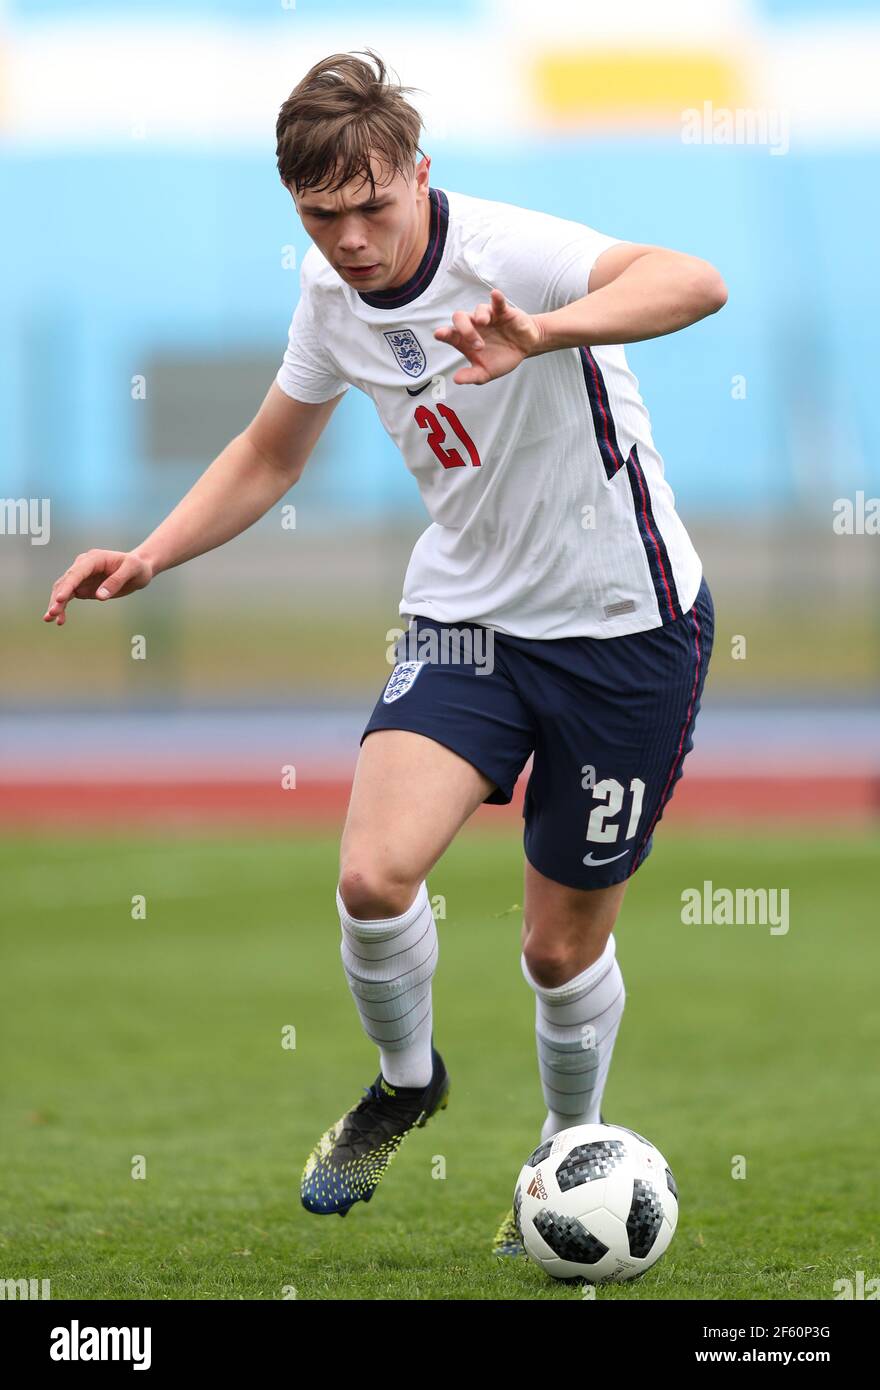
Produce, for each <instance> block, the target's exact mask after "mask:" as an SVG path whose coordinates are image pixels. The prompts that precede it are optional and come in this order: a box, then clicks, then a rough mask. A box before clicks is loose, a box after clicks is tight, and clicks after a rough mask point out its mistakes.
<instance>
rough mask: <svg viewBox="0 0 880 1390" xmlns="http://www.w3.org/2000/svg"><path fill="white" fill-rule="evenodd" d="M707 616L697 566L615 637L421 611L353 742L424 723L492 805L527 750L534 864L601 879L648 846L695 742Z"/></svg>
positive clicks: (571, 880) (566, 878)
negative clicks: (680, 589)
mask: <svg viewBox="0 0 880 1390" xmlns="http://www.w3.org/2000/svg"><path fill="white" fill-rule="evenodd" d="M714 627H715V615H714V609H713V604H712V596H711V594H710V592H709V588H708V585H707V584H706V581H705V579H704V580H703V582H702V584H701V586H700V591H699V593H698V594H697V598H696V601H695V603H694V606H693V607H692V608H691V610H690V611H689V612H688V613H684V614H683V615H682V616H681V617H680V618H677V619H676V620H675V621H674V622H671V623H667V624H665V625H664V626H663V627H655V628H650V629H649V630H648V631H647V632H635V633H630V634H628V635H626V636H624V637H601V638H599V637H561V638H551V639H547V640H535V639H532V638H524V637H508V636H505V635H504V634H502V633H498V632H494V631H490V630H489V629H487V628H483V627H480V626H478V625H477V624H473V623H456V624H447V625H444V624H442V623H438V622H435V621H434V620H433V619H431V618H426V617H421V616H418V617H415V618H414V619H412V620H411V623H410V629H409V632H408V633H406V634H405V635H404V636H403V637H402V638H401V639H400V641H399V642H398V644H397V652H396V654H397V656H398V665H396V666H395V668H394V670H393V672H392V673H391V676H390V677H389V679H388V682H387V684H386V686H385V689H384V691H383V693H382V695H381V696H380V697H379V700H378V701H377V703H376V707H375V709H374V710H373V713H372V715H371V716H370V720H369V722H368V724H367V726H366V728H365V729H364V732H363V735H362V737H361V742H363V740H364V739H365V738H366V737H367V735H368V734H371V733H373V732H374V731H375V730H377V729H409V730H411V731H412V732H413V733H418V734H424V735H425V736H426V737H428V738H432V739H434V740H435V741H436V742H437V743H442V744H445V746H446V747H447V748H451V749H452V750H453V751H454V752H456V753H458V754H459V755H460V756H461V757H462V758H466V759H467V761H468V762H469V763H472V764H473V766H474V767H476V768H478V769H479V770H480V772H482V773H484V774H485V775H486V776H487V777H489V778H490V779H491V780H492V782H493V783H494V784H495V788H496V789H495V791H493V792H492V793H491V794H490V795H489V796H487V798H486V800H487V802H489V803H494V804H496V805H503V804H505V803H506V802H509V801H510V800H511V797H512V795H513V789H514V785H515V783H516V780H517V778H518V776H519V774H520V773H521V772H522V770H523V768H524V766H525V764H526V762H527V761H528V759H529V757H530V755H531V754H534V762H533V764H532V772H531V776H530V777H529V781H528V785H527V787H526V795H525V804H524V806H523V816H524V818H525V836H524V846H525V853H526V857H527V859H528V860H529V863H531V864H532V865H533V866H534V867H535V868H536V869H537V870H538V871H539V873H542V874H544V875H545V876H546V877H547V878H551V879H554V880H555V881H556V882H557V883H563V884H566V885H567V886H568V887H571V888H607V887H609V886H610V885H611V884H613V883H620V882H621V881H622V880H623V879H626V878H629V876H630V875H631V874H633V873H634V872H635V870H636V869H637V868H638V867H639V865H640V864H641V863H642V861H643V860H644V859H645V858H646V857H647V855H648V854H649V853H650V851H651V844H652V837H653V833H654V827H655V826H656V824H657V822H658V821H659V819H660V817H661V815H662V814H663V808H664V807H665V806H666V804H667V802H668V801H669V798H670V797H671V795H672V791H673V788H674V787H675V784H676V782H677V781H678V779H679V777H680V776H681V772H682V764H683V762H684V759H685V757H686V755H687V754H688V753H689V752H690V749H691V747H692V746H693V731H694V722H695V720H696V717H697V714H698V712H699V708H700V696H701V694H702V691H703V682H704V680H705V677H706V668H707V666H708V663H709V657H710V654H711V651H712V639H713V635H714ZM414 639H416V640H414Z"/></svg>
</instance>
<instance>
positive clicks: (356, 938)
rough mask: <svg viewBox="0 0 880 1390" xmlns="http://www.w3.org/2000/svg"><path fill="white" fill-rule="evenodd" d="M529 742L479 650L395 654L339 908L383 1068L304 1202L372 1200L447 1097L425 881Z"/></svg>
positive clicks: (507, 789)
mask: <svg viewBox="0 0 880 1390" xmlns="http://www.w3.org/2000/svg"><path fill="white" fill-rule="evenodd" d="M432 626H433V628H434V629H437V630H438V631H442V630H441V629H440V628H439V625H437V624H433V625H432ZM439 649H440V650H441V651H443V650H452V647H451V646H450V647H448V648H444V647H443V645H442V644H441V646H440V648H439ZM480 650H481V651H483V650H485V649H484V648H483V647H481V648H480ZM435 735H436V737H435ZM532 747H533V734H532V726H531V720H530V718H529V715H528V713H527V711H526V710H525V709H524V708H523V705H522V702H521V700H520V699H519V697H518V696H517V694H516V692H515V690H514V689H513V687H512V685H511V683H510V681H509V679H508V677H507V675H506V673H505V672H504V671H503V669H502V668H501V667H500V666H497V667H494V666H493V667H492V669H490V668H489V664H488V663H487V662H485V661H483V662H482V663H481V665H480V667H479V669H478V668H477V666H476V664H475V662H474V661H473V660H453V661H448V662H447V661H440V662H428V661H424V660H421V659H420V660H418V661H407V662H403V663H400V664H398V666H397V667H396V668H395V671H394V673H393V674H392V676H391V678H390V680H389V681H388V683H387V685H386V688H385V691H384V692H383V695H382V696H380V698H379V700H378V702H377V704H376V707H375V709H374V710H373V714H372V715H371V717H370V720H369V721H368V724H367V728H366V730H365V732H364V736H363V739H362V748H361V756H360V760H359V762H358V768H357V774H356V777H355V782H354V787H353V790H352V797H351V806H350V808H349V814H348V819H347V822H346V826H345V833H344V835H343V841H342V848H341V854H340V877H339V887H338V889H337V906H338V908H339V914H340V921H341V923H342V937H343V941H342V958H343V963H344V966H345V971H346V975H347V977H348V981H349V985H350V986H351V990H352V993H353V994H354V997H355V1001H356V1003H357V1006H358V1010H359V1013H360V1015H361V1020H362V1022H363V1026H364V1028H365V1030H366V1032H367V1034H368V1035H369V1036H370V1037H371V1038H372V1039H373V1040H374V1041H375V1042H376V1043H377V1045H378V1047H379V1050H380V1057H381V1070H380V1073H379V1075H378V1077H377V1078H376V1080H375V1081H374V1082H373V1084H372V1086H370V1087H368V1088H366V1091H367V1093H366V1095H365V1096H364V1097H363V1099H362V1100H361V1101H359V1102H358V1104H357V1105H356V1106H354V1107H353V1108H352V1109H351V1110H349V1111H347V1112H346V1114H344V1115H343V1116H342V1118H341V1119H340V1120H338V1121H337V1123H336V1124H335V1125H333V1126H332V1127H331V1128H330V1129H329V1130H327V1131H326V1133H325V1134H324V1135H322V1136H321V1138H320V1139H319V1140H318V1143H317V1145H316V1146H315V1148H314V1149H313V1150H312V1153H311V1154H310V1155H309V1158H308V1160H307V1162H306V1167H305V1171H304V1173H303V1182H302V1200H303V1205H304V1206H306V1207H307V1208H308V1209H309V1210H310V1211H314V1212H339V1213H340V1214H341V1215H344V1214H345V1213H346V1212H347V1211H348V1209H349V1208H350V1207H351V1206H352V1205H353V1204H354V1203H355V1202H359V1201H362V1202H368V1201H370V1200H371V1198H372V1196H373V1193H374V1192H375V1190H376V1187H377V1185H378V1183H379V1181H380V1180H381V1178H382V1176H383V1174H384V1173H385V1170H386V1169H387V1167H388V1164H389V1162H390V1161H391V1159H392V1158H393V1156H394V1154H395V1153H396V1152H397V1150H398V1148H399V1147H400V1144H401V1143H402V1142H403V1140H404V1139H405V1137H406V1135H407V1134H408V1133H410V1131H411V1130H412V1129H414V1128H415V1127H416V1126H418V1125H422V1124H424V1123H425V1121H426V1120H427V1119H428V1118H430V1116H431V1115H432V1114H433V1113H434V1112H435V1111H436V1110H437V1109H439V1108H442V1107H443V1106H445V1103H446V1096H447V1093H448V1089H449V1078H448V1076H447V1074H446V1068H445V1066H444V1065H443V1059H442V1057H441V1056H440V1054H439V1053H438V1052H437V1051H436V1050H435V1049H434V1047H433V1038H432V1019H431V977H432V975H433V971H434V963H435V961H436V958H437V933H436V927H435V924H434V918H433V914H432V912H431V906H430V902H429V899H428V892H427V886H426V883H425V878H426V875H427V874H428V873H429V872H430V870H431V868H432V867H433V865H434V864H435V863H436V862H437V860H438V859H439V857H440V855H441V854H442V853H443V851H444V850H445V849H446V847H447V845H448V844H449V843H450V841H451V840H452V839H453V838H454V836H455V834H456V832H457V831H458V829H459V828H460V827H461V826H462V825H463V824H464V822H465V821H466V820H467V819H468V817H469V816H470V815H471V814H472V812H473V811H474V810H476V808H477V806H479V805H480V803H481V802H482V801H484V800H489V801H493V802H495V803H497V804H503V803H505V802H508V801H510V799H511V796H512V793H513V786H514V784H515V782H516V779H517V776H518V775H519V772H520V771H521V769H522V767H523V765H524V763H525V762H526V760H527V758H528V756H529V754H530V752H531V750H532Z"/></svg>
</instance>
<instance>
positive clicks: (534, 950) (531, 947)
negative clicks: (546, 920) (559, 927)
mask: <svg viewBox="0 0 880 1390" xmlns="http://www.w3.org/2000/svg"><path fill="white" fill-rule="evenodd" d="M523 955H524V956H525V961H526V965H527V967H528V971H529V974H530V975H531V977H532V979H533V980H534V981H535V984H538V985H542V986H543V988H544V989H555V988H556V986H557V985H565V984H568V981H569V980H573V979H574V977H575V975H577V974H578V973H579V971H578V960H577V955H576V952H575V951H574V950H573V949H572V948H571V947H570V946H569V945H568V944H567V943H566V942H565V941H553V940H548V939H546V938H542V937H541V935H540V934H539V933H537V932H534V931H533V932H531V933H530V934H529V937H528V939H527V940H526V943H525V945H524V946H523Z"/></svg>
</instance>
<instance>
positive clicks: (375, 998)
mask: <svg viewBox="0 0 880 1390" xmlns="http://www.w3.org/2000/svg"><path fill="white" fill-rule="evenodd" d="M336 906H337V907H338V908H339V920H340V922H341V924H342V946H341V952H342V964H343V966H344V968H345V975H346V979H347V980H348V984H349V988H350V990H351V992H352V994H353V995H354V1001H355V1003H356V1004H357V1007H358V1013H359V1014H360V1016H361V1023H362V1024H363V1027H364V1031H365V1032H366V1034H367V1035H368V1037H370V1038H372V1040H373V1042H374V1043H376V1044H377V1046H378V1048H379V1056H380V1066H381V1071H382V1075H383V1076H384V1077H385V1080H386V1081H390V1082H391V1083H392V1085H396V1086H427V1084H428V1082H429V1081H430V1080H431V1075H432V1072H433V1061H432V1058H431V1028H432V1017H431V977H432V976H433V974H434V968H435V966H436V964H437V949H438V943H437V926H436V923H435V921H434V914H433V913H432V911H431V904H430V902H429V900H428V889H427V886H426V885H425V884H424V883H423V884H422V885H421V887H420V888H419V891H418V893H417V894H416V896H415V900H414V902H413V903H412V904H411V906H410V907H408V908H407V910H406V912H403V913H401V915H400V916H399V917H386V918H383V919H382V920H381V921H378V922H364V921H361V920H360V919H359V918H357V917H352V916H351V914H350V913H349V912H348V911H347V909H346V906H345V903H344V902H343V901H342V898H341V896H340V894H339V889H338V888H337V890H336Z"/></svg>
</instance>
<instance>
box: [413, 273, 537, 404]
mask: <svg viewBox="0 0 880 1390" xmlns="http://www.w3.org/2000/svg"><path fill="white" fill-rule="evenodd" d="M434 337H435V338H439V340H440V342H441V343H451V344H452V346H453V347H456V348H458V350H459V352H460V353H461V354H462V355H463V356H464V357H466V358H467V360H468V362H469V363H470V366H469V367H460V368H459V370H458V371H457V372H456V373H455V376H454V377H453V378H452V380H453V381H455V382H457V383H458V385H459V386H470V385H473V386H484V385H485V383H486V382H487V381H494V380H495V378H496V377H499V376H504V375H505V374H506V373H507V372H512V371H513V369H514V367H518V366H519V364H520V362H522V361H523V359H524V358H526V357H529V356H530V355H531V354H532V353H533V352H534V350H535V348H536V347H538V346H539V344H540V342H541V338H542V334H541V330H540V328H539V327H538V324H537V322H536V321H535V319H534V318H533V317H532V315H531V314H526V313H525V312H524V311H523V310H522V309H517V308H515V307H514V306H513V305H512V304H508V302H507V300H506V299H505V297H504V295H503V294H502V293H501V291H500V290H493V291H492V296H491V300H490V302H489V303H488V304H478V305H477V307H476V309H474V312H473V313H472V314H466V313H465V312H464V311H463V310H461V309H460V310H458V312H457V313H455V314H453V315H452V324H451V326H446V327H444V328H438V329H437V330H436V331H435V333H434Z"/></svg>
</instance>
